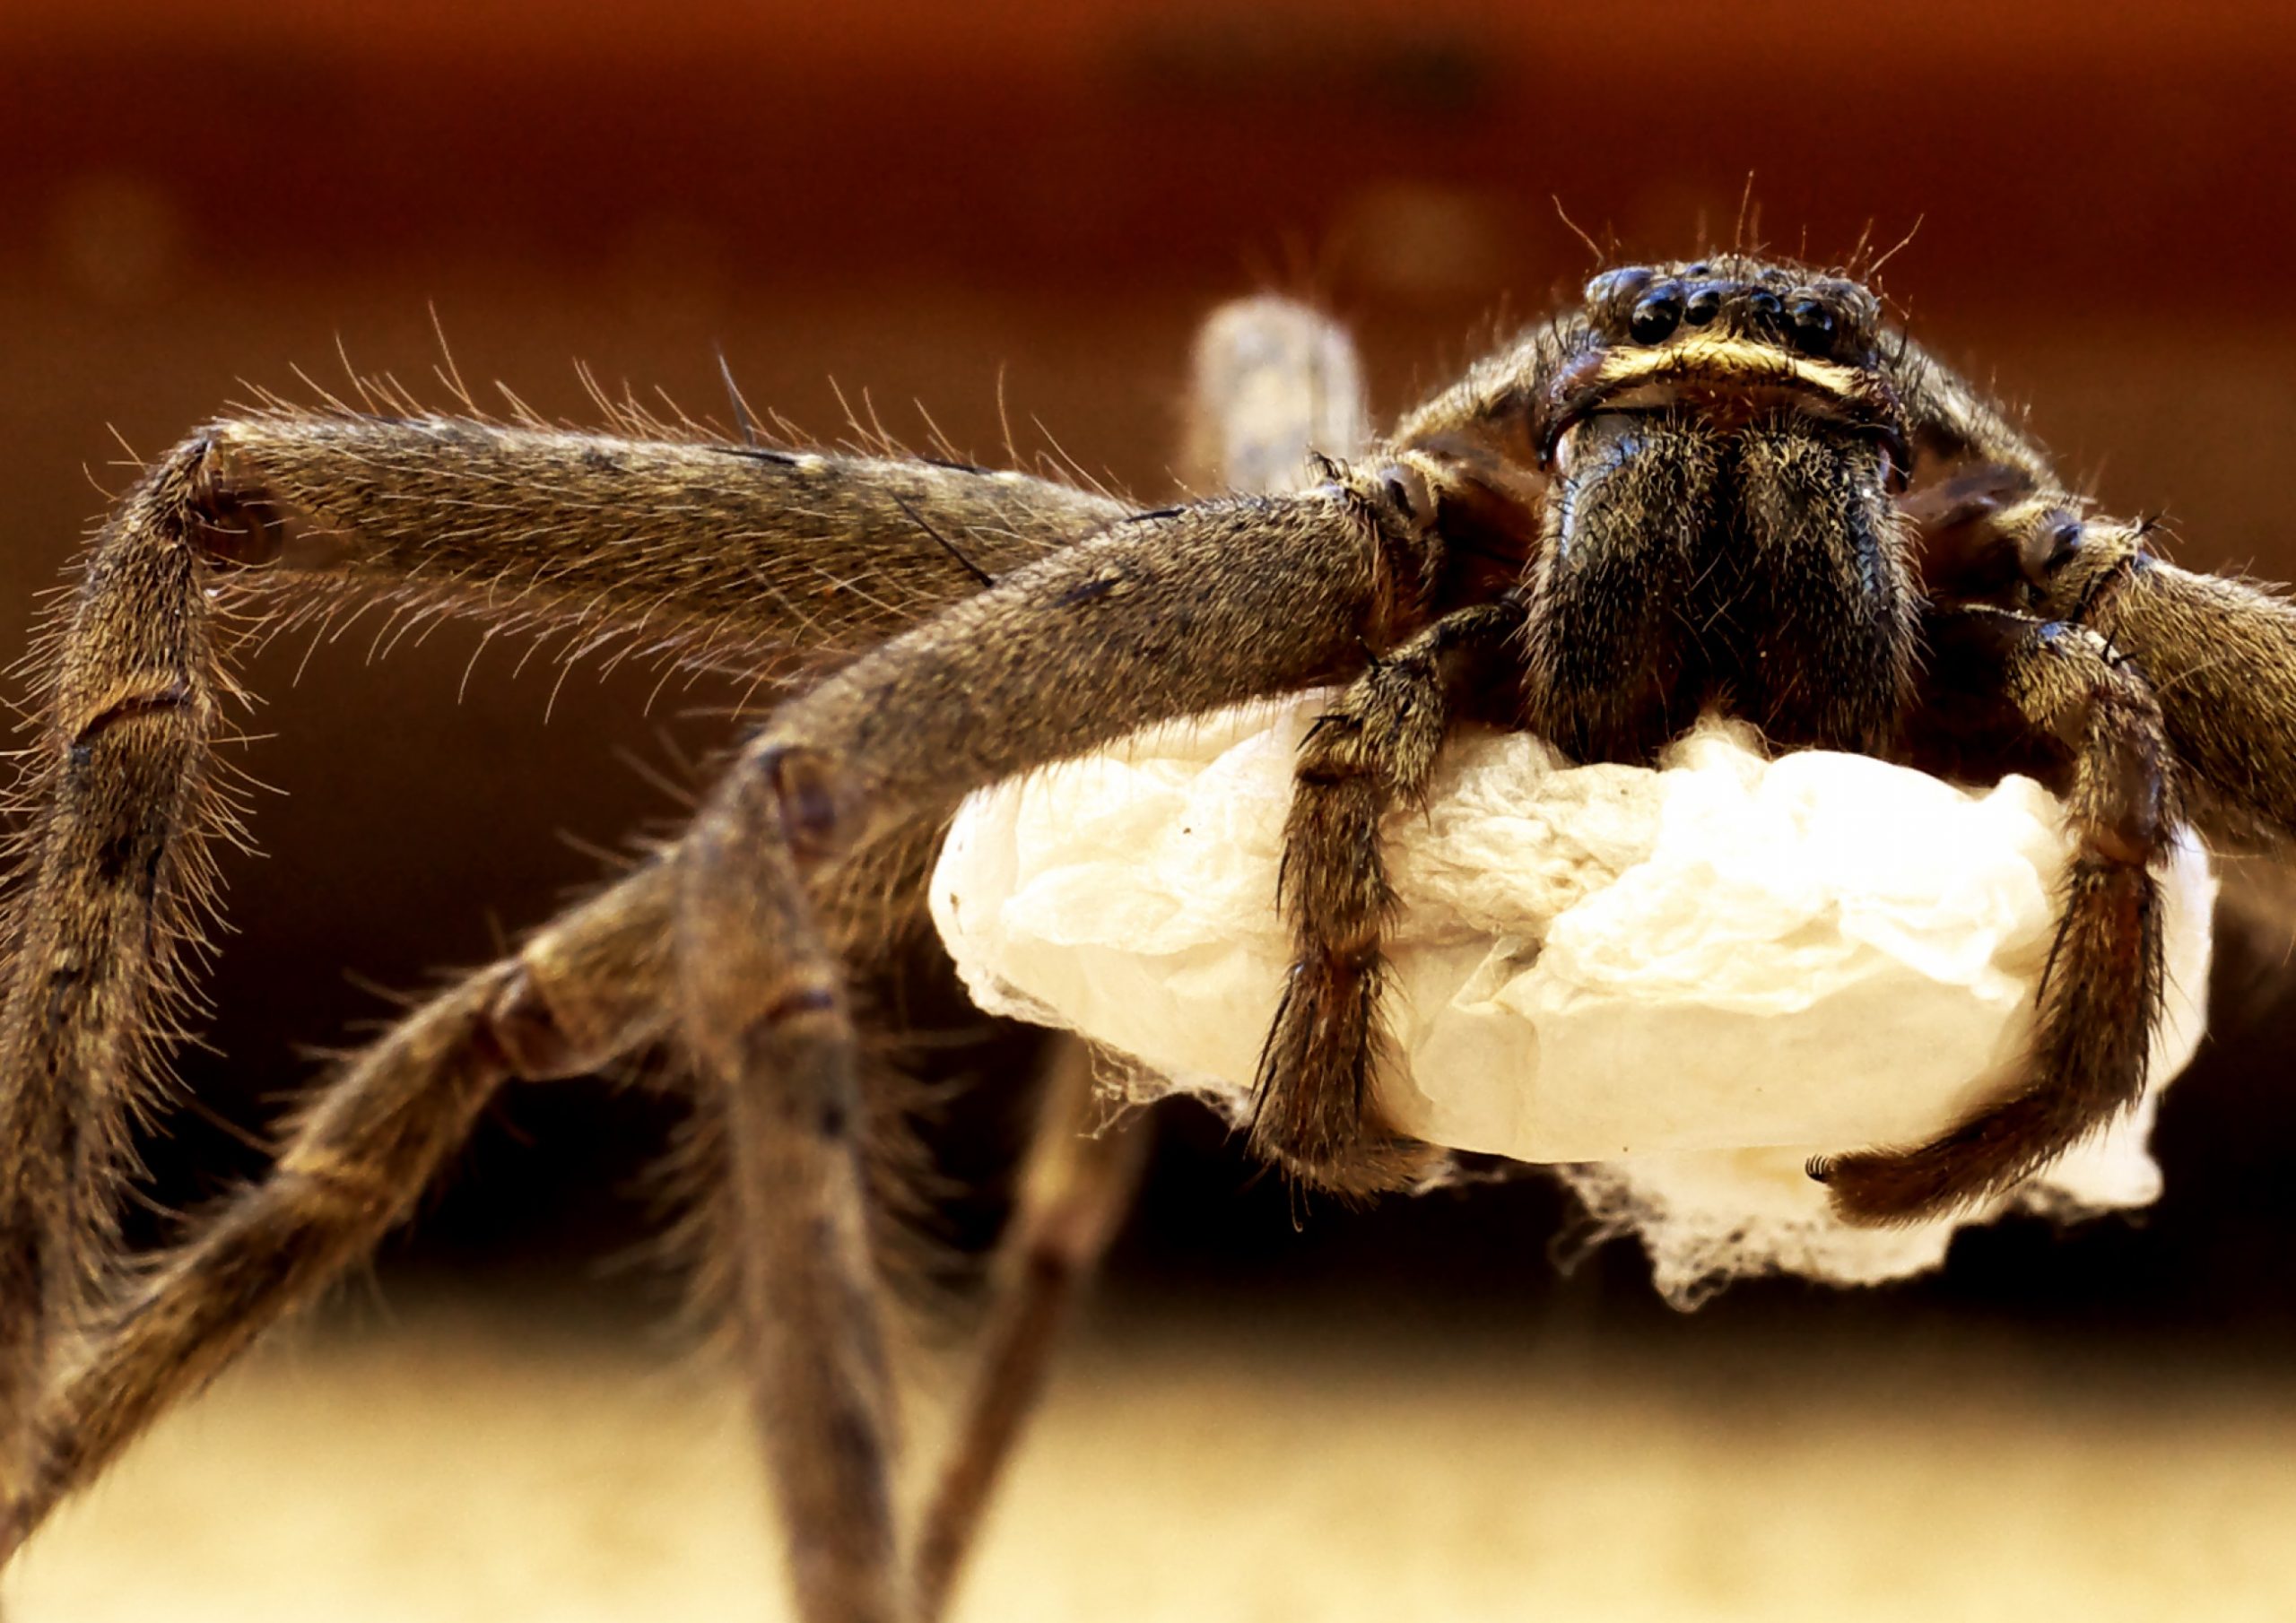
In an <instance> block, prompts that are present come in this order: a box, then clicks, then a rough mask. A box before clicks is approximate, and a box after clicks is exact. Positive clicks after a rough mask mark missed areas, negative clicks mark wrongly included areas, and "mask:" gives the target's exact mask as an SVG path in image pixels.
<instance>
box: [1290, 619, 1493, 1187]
mask: <svg viewBox="0 0 2296 1623" xmlns="http://www.w3.org/2000/svg"><path fill="white" fill-rule="evenodd" d="M1522 628H1523V613H1522V609H1521V607H1520V605H1519V604H1518V603H1511V602H1510V603H1483V604H1479V605H1477V606H1476V607H1474V608H1470V609H1461V610H1457V611H1456V612H1453V613H1451V614H1448V615H1446V616H1445V617H1444V618H1443V619H1441V620H1439V621H1437V622H1436V623H1435V624H1433V625H1432V626H1430V627H1429V628H1428V629H1426V630H1424V631H1422V632H1421V633H1420V634H1419V635H1418V636H1417V637H1415V638H1412V639H1411V641H1409V642H1407V643H1405V645H1404V646H1403V647H1400V648H1398V649H1396V651H1395V652H1394V653H1393V654H1390V655H1386V656H1385V657H1383V658H1382V659H1381V660H1380V661H1379V663H1378V664H1376V665H1374V666H1373V667H1372V668H1371V669H1370V670H1369V671H1367V672H1365V673H1363V674H1362V675H1361V676H1359V677H1357V678H1356V679H1355V681H1353V682H1352V683H1351V684H1350V685H1349V686H1348V689H1347V690H1346V691H1345V692H1344V694H1342V695H1341V697H1340V699H1339V701H1338V703H1337V704H1336V705H1335V706H1334V707H1333V708H1332V709H1331V710H1330V711H1329V712H1328V713H1326V715H1324V716H1320V717H1319V718H1318V720H1317V722H1316V724H1315V725H1314V726H1313V727H1312V728H1310V729H1309V733H1308V735H1307V737H1306V738H1305V739H1304V740H1302V741H1301V742H1300V755H1299V760H1298V763H1297V765H1296V767H1295V768H1294V769H1293V774H1292V791H1291V811H1290V812H1289V814H1288V815H1287V816H1286V818H1285V820H1284V825H1283V866H1282V868H1281V869H1280V870H1279V872H1280V874H1281V878H1280V879H1279V881H1278V884H1277V889H1278V890H1279V892H1280V898H1279V899H1280V900H1281V903H1282V905H1283V913H1284V917H1285V920H1286V922H1287V923H1289V924H1291V932H1292V941H1293V956H1292V960H1291V968H1290V970H1289V972H1288V973H1287V974H1286V975H1285V976H1284V981H1283V995H1282V999H1281V1001H1280V1002H1279V1003H1278V1004H1277V1007H1276V1013H1275V1020H1274V1024H1273V1025H1272V1026H1271V1027H1270V1028H1269V1029H1268V1034H1267V1041H1266V1043H1265V1046H1263V1047H1262V1049H1261V1051H1260V1062H1259V1074H1258V1076H1257V1080H1256V1082H1255V1087H1254V1093H1253V1113H1252V1128H1251V1141H1252V1148H1253V1150H1255V1151H1257V1153H1258V1154H1260V1155H1262V1156H1264V1157H1265V1158H1266V1159H1269V1160H1272V1161H1274V1163H1275V1164H1276V1165H1278V1166H1280V1167H1283V1168H1284V1169H1285V1170H1286V1171H1287V1172H1289V1173H1291V1175H1292V1176H1295V1177H1297V1178H1299V1179H1300V1180H1301V1181H1302V1182H1303V1183H1306V1184H1308V1185H1310V1186H1312V1187H1315V1188H1318V1189H1326V1190H1329V1191H1331V1192H1333V1193H1338V1194H1343V1195H1354V1196H1362V1195H1369V1194H1372V1193H1378V1191H1381V1190H1387V1189H1400V1188H1407V1187H1409V1186H1410V1185H1412V1184H1413V1183H1415V1182H1416V1181H1418V1180H1419V1179H1420V1178H1421V1177H1422V1176H1425V1175H1426V1174H1427V1173H1428V1172H1429V1171H1431V1169H1432V1168H1433V1167H1434V1166H1435V1165H1436V1164H1437V1163H1438V1162H1439V1160H1440V1159H1442V1154H1443V1152H1442V1151H1441V1150H1437V1149H1435V1148H1434V1147H1432V1146H1431V1145H1428V1144H1425V1143H1422V1142H1420V1141H1416V1140H1413V1139H1409V1138H1406V1137H1405V1136H1404V1135H1403V1134H1401V1133H1399V1132H1398V1131H1397V1130H1396V1127H1395V1126H1394V1124H1392V1122H1391V1121H1390V1119H1389V1117H1388V1115H1387V1111H1386V1109H1385V1107H1383V1106H1382V1104H1381V1102H1380V1098H1379V1087H1380V1082H1381V1078H1382V1073H1383V1072H1384V1071H1385V1070H1386V1068H1387V1066H1388V1065H1389V1064H1390V1063H1392V1057H1393V1056H1392V1053H1391V1049H1392V1046H1393V1045H1392V1041H1391V1038H1390V1036H1389V1034H1388V1032H1387V1028H1386V1025H1385V1023H1384V1017H1383V1014H1382V1011H1381V1009H1380V1000H1381V997H1382V995H1383V994H1384V993H1385V992H1386V990H1387V958H1386V953H1385V950H1384V948H1383V945H1382V942H1383V938H1384V936H1385V935H1386V933H1387V930H1388V928H1389V927H1390V926H1391V924H1393V922H1394V917H1395V912H1396V897H1395V892H1394V891H1393V890H1392V889H1391V888H1390V887H1389V885H1388V883H1387V861H1386V855H1385V852H1384V850H1383V837H1382V833H1381V829H1380V824H1381V821H1382V820H1383V819H1384V818H1385V817H1386V815H1387V812H1388V810H1389V809H1390V808H1391V807H1393V806H1396V805H1397V804H1405V805H1409V804H1413V803H1421V802H1423V801H1424V800H1425V798H1426V794H1427V789H1428V785H1429V781H1430V780H1431V777H1433V775H1434V770H1435V764H1436V761H1437V759H1438V758H1439V755H1440V753H1441V751H1442V747H1443V744H1444V742H1445V741H1446V740H1447V739H1448V737H1449V735H1450V733H1451V731H1452V729H1453V728H1454V726H1455V725H1457V723H1458V722H1459V721H1461V720H1463V719H1467V718H1471V717H1476V716H1480V717H1482V718H1483V719H1500V720H1501V723H1502V725H1504V722H1505V721H1506V720H1511V719H1512V713H1513V712H1514V711H1515V709H1516V702H1517V699H1518V693H1519V681H1518V669H1517V666H1516V664H1515V660H1514V658H1513V655H1514V653H1515V650H1514V649H1513V648H1512V647H1510V645H1511V644H1512V642H1513V641H1514V639H1515V638H1518V637H1519V636H1520V634H1521V631H1522Z"/></svg>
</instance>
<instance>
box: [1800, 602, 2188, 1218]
mask: <svg viewBox="0 0 2296 1623" xmlns="http://www.w3.org/2000/svg"><path fill="white" fill-rule="evenodd" d="M1929 642H1930V663H1929V669H1928V670H1927V672H1926V673H1925V677H1924V681H1923V688H1922V696H1921V703H1920V708H1919V710H1918V713H1917V715H1916V716H1915V717H1914V719H1913V722H1912V724H1911V727H1910V733H1911V734H1912V739H1911V742H1912V747H1913V749H1914V752H1915V755H1916V758H1917V759H1918V762H1919V764H1921V765H1924V766H1926V767H1929V768H1933V769H1939V770H1944V771H1947V772H1949V773H1951V774H1952V775H1954V776H1971V775H1975V776H1986V775H1987V774H1988V773H1995V774H1997V773H1998V772H1999V771H2000V770H2002V769H2005V768H2013V769H2021V770H2033V771H2038V772H2039V774H2040V775H2042V776H2044V777H2054V778H2056V779H2057V780H2058V782H2059V784H2060V786H2061V788H2062V790H2063V793H2064V794H2065V798H2066V821H2067V823H2068V825H2069V827H2070V829H2071V831H2072V833H2073V836H2074V850H2073V855H2072V860H2071V863H2070V865H2069V867H2068V870H2067V872H2066V880H2065V890H2064V895H2063V901H2062V907H2061V911H2060V914H2059V917H2058V923H2057V936H2056V940H2055V942H2054V944H2053V945H2052V947H2051V949H2050V952H2049V959H2048V968H2047V969H2046V970H2045V971H2044V973H2043V976H2042V984H2041V991H2040V997H2039V1008H2038V1010H2037V1011H2036V1013H2035V1018H2034V1026H2033V1033H2032V1037H2031V1040H2030V1042H2029V1044H2028V1045H2027V1049H2026V1057H2025V1072H2024V1078H2023V1081H2022V1084H2021V1086H2020V1087H2019V1089H2018V1090H2017V1091H2016V1092H2015V1093H2013V1095H2011V1096H2010V1097H2009V1098H2006V1099H2004V1100H2002V1101H2001V1102H2000V1103H1998V1104H1996V1105H1994V1106H1992V1107H1988V1108H1987V1109H1985V1110H1982V1111H1980V1112H1979V1113H1978V1114H1977V1115H1973V1116H1971V1117H1970V1119H1969V1120H1967V1121H1965V1122H1962V1123H1961V1124H1959V1125H1958V1126H1955V1127H1953V1128H1952V1129H1951V1130H1949V1131H1948V1132H1946V1133H1944V1134H1942V1135H1940V1136H1939V1137H1937V1138H1936V1139H1934V1140H1932V1141H1930V1142H1928V1143H1926V1144H1922V1145H1919V1146H1917V1147H1914V1148H1911V1149H1907V1150H1861V1151H1858V1152H1857V1153H1854V1154H1848V1155H1842V1156H1835V1157H1823V1158H1820V1159H1817V1160H1814V1161H1813V1162H1812V1163H1811V1167H1810V1173H1811V1176H1813V1177H1815V1178H1818V1179H1819V1180H1820V1181H1822V1182H1823V1183H1824V1184H1825V1185H1827V1186H1828V1188H1829V1190H1830V1191H1831V1194H1832V1197H1833V1203H1834V1208H1835V1210H1836V1211H1839V1213H1840V1214H1841V1215H1842V1216H1843V1217H1845V1218H1848V1219H1851V1220H1852V1221H1857V1222H1866V1223H1892V1222H1909V1221H1916V1220H1918V1219H1925V1218H1929V1217H1935V1216H1937V1215H1939V1214H1941V1213H1943V1212H1945V1211H1952V1210H1953V1209H1954V1208H1956V1207H1961V1206H1965V1205H1968V1204H1969V1203H1970V1202H1975V1201H1979V1200H1984V1199H1987V1198H1989V1197H1992V1196H1996V1195H1998V1194H2001V1193H2005V1192H2007V1191H2008V1190H2010V1189H2012V1188H2013V1187H2015V1186H2016V1185H2018V1184H2019V1183H2021V1182H2022V1181H2023V1180H2024V1179H2025V1178H2026V1177H2028V1176H2031V1174H2033V1173H2034V1172H2036V1171H2038V1170H2039V1169H2040V1168H2041V1167H2045V1166H2047V1165H2048V1163H2049V1162H2050V1161H2051V1160H2053V1159H2056V1158H2057V1156H2058V1155H2059V1154H2061V1153H2063V1152H2064V1151H2065V1150H2067V1149H2069V1148H2071V1147H2072V1146H2073V1145H2074V1144H2075V1143H2077V1142H2079V1141H2081V1140H2082V1139H2083V1138H2085V1137H2087V1136H2088V1135H2089V1134H2090V1133H2094V1132H2096V1131H2098V1130H2099V1129H2100V1128H2102V1127H2103V1126H2104V1125H2105V1124H2107V1123H2109V1121H2111V1120H2112V1118H2113V1117H2114V1116H2115V1115H2118V1114H2119V1113H2121V1112H2123V1111H2125V1110H2126V1109H2128V1108H2129V1107H2131V1106H2133V1105H2135V1103H2136V1101H2137V1100H2138V1099H2139V1098H2142V1097H2143V1094H2144V1077H2145V1068H2146V1063H2147V1061H2148V1058H2149V1056H2150V1050H2151V1045H2152V1030H2153V1028H2154V1026H2155V1025H2156V1024H2157V1023H2158V1020H2159V1016H2160V1010H2161V992H2162V980H2161V976H2162V970H2161V898H2160V888H2159V885H2158V883H2157V881H2155V880H2154V878H2153V876H2152V871H2151V870H2152V864H2153V863H2154V862H2155V861H2157V860H2158V859H2159V857H2160V856H2161V853H2162V851H2163V850H2164V849H2165V848H2166V846H2167V844H2168V842H2169V841H2170V838H2172V837H2173V835H2174V832H2175V829H2176V826H2177V822H2178V818H2179V809H2178V797H2177V794H2176V785H2175V778H2174V768H2175V760H2174V757H2173V755H2172V753H2171V751H2170V744H2169V740H2168V737H2167V734H2166V732H2165V730H2164V728H2163V725H2162V722H2161V707H2160V706H2159V704H2158V703H2157V702H2156V701H2155V699H2154V697H2153V694H2152V689H2151V688H2150V687H2149V686H2148V684H2147V683H2146V681H2144V677H2143V676H2142V675H2141V674H2140V673H2138V672H2137V670H2136V669H2135V667H2134V666H2133V665H2132V664H2130V663H2129V662H2128V661H2127V660H2126V659H2125V658H2123V657H2122V656H2121V655H2119V654H2118V652H2117V651H2116V650H2115V649H2114V648H2113V647H2111V645H2109V643H2108V642H2107V641H2106V640H2105V638H2102V637H2100V636H2099V635H2098V634H2097V633H2096V632H2094V631H2093V630H2090V629H2086V628H2083V627H2081V626H2077V625H2073V624H2069V623H2066V622H2064V621H2039V620H2034V619H2031V618H2029V617H2027V616H2024V615H2021V614H2013V613H2009V612H2003V611H1998V610H1993V609H1985V608H1970V609H1963V610H1957V611H1941V612H1937V613H1935V615H1933V617H1932V621H1931V626H1930V638H1929Z"/></svg>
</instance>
